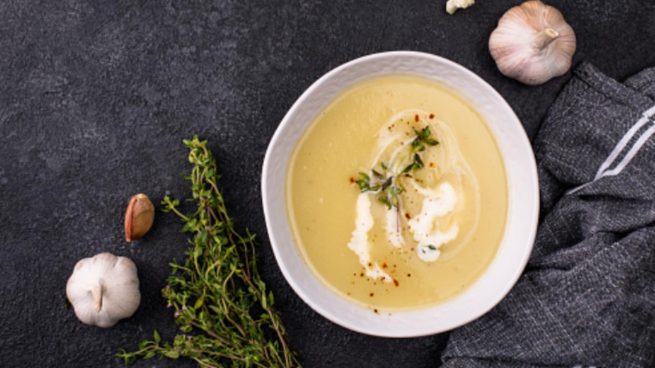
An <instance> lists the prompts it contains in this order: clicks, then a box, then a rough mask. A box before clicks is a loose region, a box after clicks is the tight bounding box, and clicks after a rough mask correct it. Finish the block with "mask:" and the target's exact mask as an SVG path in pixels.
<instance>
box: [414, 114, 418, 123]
mask: <svg viewBox="0 0 655 368" xmlns="http://www.w3.org/2000/svg"><path fill="white" fill-rule="evenodd" d="M414 121H416V122H418V114H416V115H414Z"/></svg>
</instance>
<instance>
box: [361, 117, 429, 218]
mask: <svg viewBox="0 0 655 368" xmlns="http://www.w3.org/2000/svg"><path fill="white" fill-rule="evenodd" d="M414 133H415V134H416V137H415V138H414V139H413V140H412V143H411V145H410V150H411V153H413V155H412V156H411V157H412V160H411V162H409V163H408V164H406V165H405V166H404V169H403V170H402V171H401V172H400V173H393V172H391V170H390V169H389V167H390V166H393V163H392V164H391V165H387V164H385V163H384V162H382V163H380V168H381V169H380V170H379V171H378V170H377V169H375V168H373V169H371V175H368V174H367V173H365V172H359V174H358V176H357V180H355V182H356V183H357V186H359V190H360V191H361V192H362V193H365V192H377V193H378V197H377V198H378V201H379V202H380V203H382V204H384V205H385V206H387V208H388V209H392V208H396V209H398V206H399V203H400V198H399V195H400V194H401V193H403V192H404V191H405V188H403V186H402V185H401V184H400V182H399V181H398V177H399V176H400V175H406V176H410V173H411V172H412V171H416V170H419V169H422V168H423V167H424V166H425V164H424V163H423V159H422V158H421V155H420V152H423V151H425V149H426V146H428V147H429V146H436V145H438V144H439V142H438V141H437V140H436V139H434V138H432V136H431V133H430V127H429V126H426V127H425V128H423V129H421V130H420V131H418V130H416V129H414Z"/></svg>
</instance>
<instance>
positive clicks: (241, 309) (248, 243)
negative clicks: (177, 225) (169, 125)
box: [117, 137, 300, 368]
mask: <svg viewBox="0 0 655 368" xmlns="http://www.w3.org/2000/svg"><path fill="white" fill-rule="evenodd" d="M184 144H185V146H186V147H188V148H189V162H190V163H191V164H192V166H193V167H192V169H191V174H190V175H189V177H188V180H190V181H191V188H192V194H193V200H194V201H195V203H196V209H195V211H194V212H193V213H191V214H184V213H182V212H181V210H180V209H179V205H180V202H179V200H177V199H172V198H170V197H169V196H166V197H164V200H163V201H162V206H163V210H164V212H172V213H174V214H176V215H177V216H178V217H179V218H180V219H182V221H183V222H184V226H183V228H182V230H183V231H184V232H187V233H190V234H192V238H191V239H189V244H190V248H189V249H188V251H187V252H186V259H185V261H184V263H177V262H175V261H174V262H172V263H171V264H170V266H171V271H172V273H171V275H170V276H169V277H168V279H167V285H166V287H164V289H163V290H162V295H163V297H164V299H166V301H167V302H168V306H169V307H171V308H172V309H173V310H174V316H175V323H176V324H177V325H178V329H179V333H178V334H177V336H175V338H174V339H173V341H172V342H164V341H162V338H161V336H160V335H159V333H158V332H157V331H154V332H153V337H152V340H148V341H142V342H141V343H140V344H139V345H138V349H137V350H135V351H132V352H127V351H125V350H122V351H121V352H120V353H119V354H117V355H118V357H120V358H122V359H123V360H124V362H125V363H126V364H129V363H132V362H134V361H135V360H137V359H140V358H142V359H150V358H153V357H156V356H159V357H165V358H170V359H178V358H188V359H192V360H194V361H195V362H197V363H198V366H199V367H226V366H230V367H262V368H264V367H284V368H289V367H299V366H300V363H299V361H298V360H297V357H296V355H295V354H294V353H293V352H292V351H291V349H290V348H289V346H288V343H287V339H286V333H285V329H284V326H283V325H282V321H281V319H280V316H279V314H278V313H277V312H276V311H275V310H274V308H273V303H274V298H273V293H272V292H271V291H269V290H267V288H266V285H265V283H264V281H263V280H262V279H261V277H260V275H259V272H258V271H257V263H256V254H255V249H256V244H255V236H254V235H253V234H251V233H250V232H248V231H247V230H246V231H245V234H244V233H239V232H237V230H236V229H235V226H234V224H233V222H232V219H231V218H230V216H229V215H228V212H227V209H226V206H225V202H224V200H223V195H222V193H221V191H220V189H219V187H218V178H219V175H218V170H217V166H216V161H215V159H214V157H213V156H212V153H211V151H210V150H209V149H208V148H207V141H204V140H202V141H201V140H199V139H198V138H197V137H194V138H193V139H190V140H185V141H184Z"/></svg>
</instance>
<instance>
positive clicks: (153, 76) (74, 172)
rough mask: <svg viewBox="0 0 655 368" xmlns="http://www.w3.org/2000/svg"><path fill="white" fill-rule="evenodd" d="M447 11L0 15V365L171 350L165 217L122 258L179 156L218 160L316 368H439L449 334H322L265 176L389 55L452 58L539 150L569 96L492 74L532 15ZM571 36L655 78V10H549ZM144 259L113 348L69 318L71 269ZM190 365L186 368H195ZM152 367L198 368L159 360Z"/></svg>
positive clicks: (87, 363)
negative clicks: (133, 304) (291, 118)
mask: <svg viewBox="0 0 655 368" xmlns="http://www.w3.org/2000/svg"><path fill="white" fill-rule="evenodd" d="M444 3H445V0H438V1H437V0H394V1H383V0H340V1H334V0H332V1H327V0H326V1H318V0H306V1H301V0H289V1H277V0H251V1H246V0H233V1H214V2H210V1H203V2H193V1H180V2H171V1H161V2H159V1H127V0H121V1H96V2H87V1H77V0H62V1H34V0H6V1H2V2H1V3H0V359H1V361H0V365H2V366H4V367H21V366H26V367H27V366H48V367H55V366H57V367H105V366H106V367H110V366H120V365H121V363H120V362H119V361H118V360H117V359H115V358H114V357H113V354H114V353H115V352H116V351H117V349H119V348H120V347H134V346H135V344H136V343H137V341H139V340H140V339H142V338H145V337H148V336H149V335H150V332H151V330H152V329H153V328H157V329H159V330H160V331H162V334H163V335H164V336H165V337H170V336H171V335H172V334H173V332H174V324H173V320H172V316H171V313H170V311H169V310H167V309H166V308H165V306H164V303H163V300H162V299H161V297H160V292H159V291H160V289H161V287H162V286H163V284H164V279H165V277H166V275H167V274H168V271H169V269H168V266H167V263H168V261H169V260H171V259H173V258H180V257H181V256H182V254H183V251H184V249H185V237H184V236H183V235H182V234H180V233H179V227H178V225H179V224H178V223H177V222H176V221H175V220H174V219H173V218H172V217H171V216H166V215H159V216H158V219H157V221H156V225H155V227H154V229H153V231H152V232H151V233H150V234H149V235H148V236H147V237H146V239H145V240H144V241H141V242H138V243H135V244H127V243H125V241H124V240H123V234H122V220H123V211H124V207H125V203H126V201H127V199H128V197H129V196H130V195H131V194H133V193H136V192H139V191H144V192H147V193H148V194H150V195H151V197H152V198H153V200H154V201H155V202H158V201H159V200H160V199H161V197H162V196H163V195H164V194H165V193H166V192H170V193H172V194H174V195H176V196H184V195H185V194H186V193H187V191H188V185H187V183H185V182H184V181H183V180H182V177H181V176H182V173H183V172H185V171H186V170H187V164H186V162H185V155H186V151H185V149H184V148H183V146H182V145H181V143H180V142H181V140H182V139H183V138H186V137H190V136H191V135H193V134H198V135H200V136H202V137H204V138H207V139H209V140H210V142H211V147H212V148H213V150H214V151H215V153H216V154H217V156H218V158H219V163H220V165H221V167H222V171H223V173H224V179H223V182H222V184H223V187H224V188H225V195H226V197H227V200H228V201H229V206H230V209H231V212H232V214H233V215H234V216H235V218H236V220H237V222H238V224H239V225H240V226H248V227H250V228H251V229H252V230H254V231H255V232H256V233H257V234H258V235H259V239H260V244H261V250H260V252H259V255H260V257H261V268H262V272H263V275H264V277H265V279H266V281H267V282H268V283H269V285H270V287H271V288H272V289H273V290H274V291H275V293H276V296H277V301H278V307H279V309H280V310H281V311H282V315H283V319H284V322H285V323H286V325H287V328H288V332H289V335H290V341H291V344H292V345H293V347H294V348H295V349H297V350H298V351H299V352H300V353H301V355H302V360H303V362H304V363H305V365H306V366H308V367H381V366H390V367H401V366H402V367H433V366H437V365H438V362H439V352H440V350H441V349H442V348H443V346H444V345H445V343H446V339H447V337H446V336H445V335H439V336H433V337H426V338H420V339H404V340H402V339H381V338H373V337H367V336H364V335H360V334H357V333H353V332H349V331H347V330H345V329H343V328H340V327H338V326H336V325H334V324H332V323H330V322H328V321H327V320H325V319H323V318H322V317H320V316H319V315H317V314H316V313H314V312H313V311H312V310H310V309H309V308H308V307H307V306H305V305H304V304H303V303H302V302H301V301H300V299H299V298H298V297H297V296H296V295H295V294H294V293H293V292H292V291H291V289H290V288H289V286H288V285H287V284H286V282H285V280H284V279H283V277H282V275H281V274H280V272H279V270H278V268H277V265H276V264H275V261H274V260H273V258H272V253H271V250H270V248H269V246H268V243H267V239H266V230H265V226H264V219H263V215H262V210H261V204H260V189H259V185H260V183H259V175H260V169H261V162H262V159H263V156H264V151H265V148H266V145H267V143H268V141H269V139H270V137H271V135H272V134H273V131H274V130H275V128H276V126H277V124H278V122H279V121H280V120H281V118H282V117H283V115H284V113H285V112H286V110H287V109H288V108H289V106H290V105H291V104H292V103H293V101H294V100H295V99H296V98H297V96H299V95H300V93H302V91H303V90H304V89H305V88H306V87H308V86H309V85H310V84H311V83H312V82H313V81H314V80H315V79H317V78H318V77H319V76H321V75H322V74H323V73H325V72H327V71H328V70H330V69H331V68H333V67H335V66H337V65H339V64H341V63H343V62H346V61H348V60H350V59H353V58H355V57H358V56H362V55H365V54H369V53H373V52H378V51H384V50H398V49H406V50H420V51H427V52H431V53H435V54H438V55H442V56H445V57H447V58H449V59H452V60H454V61H456V62H459V63H461V64H463V65H464V66H466V67H468V68H470V69H471V70H473V71H474V72H476V73H478V74H479V75H481V76H482V78H484V79H485V80H487V81H489V83H491V84H492V85H493V86H494V87H496V88H497V89H498V90H499V91H500V93H501V94H502V95H503V96H504V97H505V98H506V99H507V100H508V101H509V103H510V104H511V105H512V106H513V107H514V109H515V110H516V112H517V113H518V115H519V117H520V118H521V119H522V121H523V123H524V126H525V128H526V130H527V132H528V134H529V135H530V137H533V136H534V134H535V132H536V130H537V128H538V125H539V122H540V120H541V118H542V117H543V116H544V114H545V112H546V110H547V108H548V106H549V105H550V104H551V102H552V101H553V99H554V98H555V96H556V94H557V92H558V91H559V90H560V88H561V86H562V85H563V84H564V83H565V81H566V80H567V79H568V77H562V78H558V79H556V80H553V81H551V82H549V83H547V84H545V85H543V86H540V87H536V88H534V87H533V88H531V87H525V86H522V85H520V84H518V83H516V82H514V81H512V80H509V79H506V78H504V77H503V76H501V75H500V74H499V72H498V71H497V70H496V68H495V65H494V63H493V61H492V60H491V58H490V56H489V53H488V51H487V39H488V35H489V33H490V32H491V30H492V29H493V28H494V27H495V24H496V22H497V20H498V18H499V17H500V15H501V14H502V13H503V12H504V11H505V10H506V9H508V8H509V7H510V6H511V5H515V4H517V3H519V1H507V0H493V1H489V0H480V1H478V4H477V5H475V6H474V7H473V8H471V9H469V10H466V11H462V12H460V13H457V14H456V15H455V16H447V15H446V14H445V12H444V10H443V7H444ZM551 3H553V4H555V5H557V6H558V7H559V8H560V9H561V10H562V11H563V13H564V14H565V16H566V18H567V19H568V21H569V22H570V24H571V25H572V26H573V28H574V29H575V30H576V32H577V36H578V52H577V54H576V57H575V60H576V62H579V61H581V60H587V61H590V62H592V63H594V64H596V65H597V66H598V67H599V68H600V69H601V70H603V71H605V72H606V73H607V74H609V75H610V76H613V77H617V78H619V79H621V78H623V77H626V76H628V75H630V74H632V73H634V72H637V71H638V70H640V69H642V68H644V67H646V66H652V65H655V45H654V41H653V40H655V23H654V22H653V20H654V19H655V1H652V0H651V1H639V0H630V1H616V0H607V1H600V0H598V1H591V0H578V1H564V0H561V1H551ZM101 251H111V252H113V253H116V254H120V255H127V256H129V257H131V258H132V259H133V260H134V261H135V262H136V263H137V265H138V267H139V275H140V279H141V291H142V293H143V300H142V303H141V306H140V308H139V310H138V311H137V313H136V315H135V316H134V317H132V318H131V319H129V320H125V321H123V322H121V323H119V324H118V325H117V326H116V327H114V328H112V329H108V330H104V329H99V328H94V327H87V326H84V325H82V324H81V323H79V322H78V321H77V319H76V318H75V316H74V314H73V312H72V311H71V310H68V309H66V307H65V295H64V288H65V284H66V280H67V278H68V276H69V274H70V272H71V270H72V268H73V265H74V264H75V262H76V261H77V260H78V259H80V258H82V257H87V256H92V255H94V254H96V253H98V252H101ZM185 363H186V364H185ZM138 366H141V367H149V366H158V367H173V366H190V364H189V363H188V362H181V361H180V362H168V361H148V362H141V363H139V364H138Z"/></svg>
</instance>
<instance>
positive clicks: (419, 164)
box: [403, 153, 425, 174]
mask: <svg viewBox="0 0 655 368" xmlns="http://www.w3.org/2000/svg"><path fill="white" fill-rule="evenodd" d="M423 166H425V165H424V164H423V160H422V159H421V156H420V155H419V154H418V153H415V154H414V160H413V161H412V163H411V164H409V165H407V166H406V167H405V169H403V174H405V173H408V172H410V171H414V170H418V169H422V168H423Z"/></svg>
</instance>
